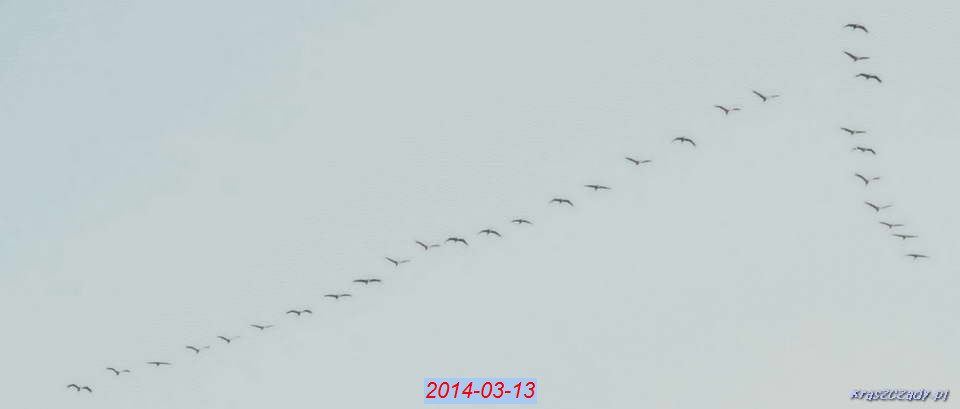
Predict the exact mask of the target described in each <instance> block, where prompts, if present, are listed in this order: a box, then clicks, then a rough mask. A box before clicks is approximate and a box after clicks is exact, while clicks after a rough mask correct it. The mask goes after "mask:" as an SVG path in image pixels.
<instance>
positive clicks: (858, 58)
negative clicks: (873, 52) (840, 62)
mask: <svg viewBox="0 0 960 409" xmlns="http://www.w3.org/2000/svg"><path fill="white" fill-rule="evenodd" d="M843 53H844V54H846V55H847V56H848V57H850V58H852V59H853V62H857V61H860V60H869V59H870V57H860V56H857V55H853V54H851V53H849V52H847V51H844V52H843Z"/></svg>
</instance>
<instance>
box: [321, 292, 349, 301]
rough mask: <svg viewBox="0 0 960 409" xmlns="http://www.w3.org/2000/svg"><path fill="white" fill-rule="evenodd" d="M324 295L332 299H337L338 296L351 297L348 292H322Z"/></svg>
mask: <svg viewBox="0 0 960 409" xmlns="http://www.w3.org/2000/svg"><path fill="white" fill-rule="evenodd" d="M323 296H324V297H327V298H333V299H334V300H339V299H340V297H352V295H350V294H346V293H345V294H324V295H323Z"/></svg>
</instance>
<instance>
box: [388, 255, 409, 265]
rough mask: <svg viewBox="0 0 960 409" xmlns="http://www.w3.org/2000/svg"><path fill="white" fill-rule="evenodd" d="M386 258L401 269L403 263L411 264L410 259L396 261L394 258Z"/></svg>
mask: <svg viewBox="0 0 960 409" xmlns="http://www.w3.org/2000/svg"><path fill="white" fill-rule="evenodd" d="M384 258H385V259H387V261H389V262H391V263H393V265H394V266H395V267H400V265H401V264H403V263H409V262H410V260H408V259H403V260H396V259H392V258H390V257H384Z"/></svg>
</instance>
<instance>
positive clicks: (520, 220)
mask: <svg viewBox="0 0 960 409" xmlns="http://www.w3.org/2000/svg"><path fill="white" fill-rule="evenodd" d="M510 223H516V224H533V222H531V221H529V220H527V219H513V220H511V221H510Z"/></svg>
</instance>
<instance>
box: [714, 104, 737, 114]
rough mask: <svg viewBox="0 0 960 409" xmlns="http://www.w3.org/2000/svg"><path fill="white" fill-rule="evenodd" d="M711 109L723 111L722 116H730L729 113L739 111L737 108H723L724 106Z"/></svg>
mask: <svg viewBox="0 0 960 409" xmlns="http://www.w3.org/2000/svg"><path fill="white" fill-rule="evenodd" d="M713 107H714V108H718V109H720V110H721V111H723V115H730V113H731V112H734V111H739V110H740V108H737V107H731V108H727V107H725V106H723V105H714V106H713Z"/></svg>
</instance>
